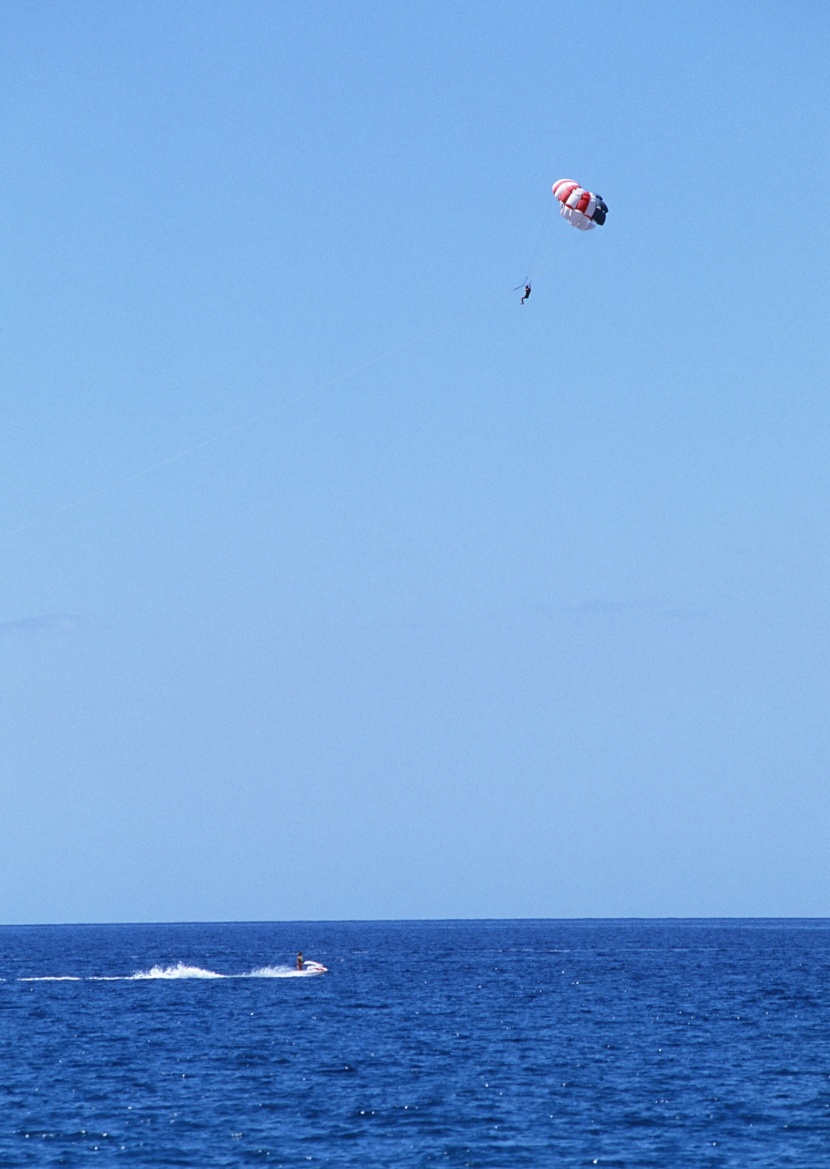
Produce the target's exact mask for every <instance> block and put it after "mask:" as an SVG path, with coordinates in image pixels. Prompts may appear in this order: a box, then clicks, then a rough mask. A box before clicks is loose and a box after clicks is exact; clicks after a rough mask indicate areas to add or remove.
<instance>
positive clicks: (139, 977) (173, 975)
mask: <svg viewBox="0 0 830 1169" xmlns="http://www.w3.org/2000/svg"><path fill="white" fill-rule="evenodd" d="M325 973H326V968H325V966H321V965H319V963H317V962H310V963H308V964H307V965H306V967H305V968H304V969H303V970H297V969H296V968H295V967H293V966H260V967H258V968H257V969H256V970H250V971H248V972H247V973H245V974H219V973H218V972H217V971H215V970H205V969H204V967H202V966H188V965H187V963H186V962H177V963H176V965H175V966H160V965H157V966H151V967H150V969H149V970H137V971H136V972H135V974H97V975H96V974H93V975H90V976H89V977H87V978H80V977H78V976H77V975H75V974H45V975H40V976H39V977H29V978H19V979H18V980H17V981H18V982H152V981H156V980H161V981H168V982H169V981H173V980H174V979H181V978H201V979H214V980H215V979H228V978H313V977H314V976H315V975H318V974H325Z"/></svg>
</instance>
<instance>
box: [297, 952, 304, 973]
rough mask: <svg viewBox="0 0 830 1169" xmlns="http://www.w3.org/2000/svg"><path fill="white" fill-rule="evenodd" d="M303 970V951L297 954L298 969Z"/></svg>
mask: <svg viewBox="0 0 830 1169" xmlns="http://www.w3.org/2000/svg"><path fill="white" fill-rule="evenodd" d="M302 968H303V952H302V950H300V951H299V952H298V954H297V969H298V970H302Z"/></svg>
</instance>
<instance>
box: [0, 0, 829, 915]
mask: <svg viewBox="0 0 830 1169" xmlns="http://www.w3.org/2000/svg"><path fill="white" fill-rule="evenodd" d="M829 30H830V15H828V11H827V8H826V6H825V5H823V4H819V3H815V4H814V3H803V4H798V5H796V6H793V5H792V4H783V3H782V4H777V3H763V2H762V3H752V4H749V3H747V4H737V3H732V4H730V3H727V4H714V3H688V4H685V3H678V4H671V5H666V4H663V3H659V4H658V3H654V4H651V3H639V4H636V5H635V4H625V5H623V4H617V3H602V2H599V3H595V4H593V5H591V6H589V7H586V6H584V5H572V4H564V3H563V4H559V3H540V4H535V3H516V4H511V5H504V4H500V3H487V2H484V3H482V2H478V0H477V2H476V3H474V4H473V3H464V2H462V3H456V4H452V5H449V4H445V3H426V2H424V3H418V4H409V5H404V4H396V5H392V4H381V3H350V4H342V3H331V4H328V3H309V4H303V5H289V4H278V3H258V2H252V0H249V2H242V3H233V4H231V3H199V4H197V3H173V4H170V3H144V2H137V0H127V2H125V3H122V4H118V5H112V4H107V3H103V2H101V3H89V2H78V3H74V4H71V5H67V4H63V3H40V4H37V5H32V4H29V3H17V2H14V0H9V2H7V3H6V4H5V5H4V6H3V9H2V12H0V54H1V55H2V60H0V96H2V101H1V102H0V107H2V120H0V133H2V142H1V143H0V145H1V146H2V157H3V168H2V169H3V182H2V184H0V231H2V247H3V264H2V277H1V278H0V378H1V379H2V388H3V405H4V415H3V426H2V428H0V530H2V532H3V536H2V540H0V551H1V552H2V564H3V572H2V577H0V687H2V689H1V690H0V695H2V700H1V701H0V768H1V769H2V770H1V771H0V791H1V792H2V816H0V920H4V921H9V922H26V921H79V920H85V921H90V920H100V921H118V920H136V921H137V920H150V921H154V920H176V919H246V918H251V919H292V918H296V919H303V918H368V917H497V916H545V917H560V916H561V917H564V916H618V915H623V916H636V915H644V916H651V915H659V916H663V915H678V916H684V915H767V914H769V915H779V914H785V915H825V914H827V913H828V912H830V875H828V870H827V839H828V830H830V789H829V788H828V785H827V775H828V758H829V757H830V718H828V684H829V683H830V624H829V623H828V595H830V563H828V487H829V486H830V483H828V480H829V479H830V461H828V458H827V450H828V439H830V405H828V395H827V372H828V360H827V358H828V343H827V335H828V318H827V297H826V290H827V277H826V272H827V265H828V233H827V227H826V216H825V210H824V206H823V204H824V191H825V190H826V188H827V185H828V165H827V164H828V150H827V135H826V108H827V96H828V94H827V71H826V62H827V60H828V51H829V50H830V44H828V40H829V39H830V38H828V31H829ZM562 177H573V178H575V179H577V180H578V181H580V182H581V183H584V184H585V185H586V186H589V187H591V188H592V189H594V190H597V191H599V192H600V193H601V194H602V195H603V197H604V198H605V200H606V202H607V203H608V205H609V207H610V214H609V217H608V222H607V224H606V225H605V227H604V228H602V229H600V230H597V231H594V232H592V233H590V234H588V235H583V234H581V233H578V232H576V231H573V230H572V229H570V228H569V227H568V226H567V225H566V224H565V223H564V222H563V221H561V220H560V219H559V218H558V217H557V216H556V215H555V213H554V212H553V211H552V209H551V206H550V205H551V202H552V199H551V196H550V185H551V183H552V182H553V181H554V180H555V179H557V178H562ZM540 232H541V236H540ZM539 238H541V241H542V242H541V246H540V249H539V253H538V256H537V257H536V262H535V267H534V270H533V275H534V281H533V295H532V298H531V300H530V302H529V303H528V304H527V305H525V306H524V307H521V308H520V307H519V304H518V295H517V294H515V293H513V292H512V288H513V286H514V285H516V284H519V283H520V281H522V280H523V279H524V277H525V275H526V272H527V269H528V264H529V263H530V260H531V256H532V254H533V252H534V245H535V242H536V240H537V239H539ZM398 346H404V347H403V348H400V349H398V350H397V352H390V351H392V350H395V349H396V348H397V347H398ZM383 354H386V355H387V356H385V357H382V358H381V360H379V361H377V362H375V363H374V364H371V365H368V366H366V365H365V364H364V363H366V362H369V361H371V360H372V359H373V358H375V357H378V356H380V355H383ZM358 367H363V368H358ZM332 379H337V380H335V381H333V382H332ZM252 419H256V421H254V422H251V423H250V424H249V425H246V426H242V427H239V428H237V426H238V424H239V423H242V422H246V421H247V420H252ZM217 436H224V437H217ZM207 439H216V441H211V442H208V443H205V444H204V445H200V444H203V443H204V442H205V440H207ZM191 448H197V449H191ZM187 451H190V453H187V454H184V453H183V452H187ZM179 456H181V457H179ZM157 463H160V464H163V465H161V466H159V467H157V468H156V469H155V470H152V471H149V472H148V473H147V474H140V473H141V472H143V471H145V470H146V469H147V468H150V467H152V466H154V465H155V464H157ZM133 476H138V477H137V478H133ZM87 496H90V498H87V499H86V500H85V502H82V503H80V504H78V505H77V506H71V507H68V509H67V505H72V504H74V503H75V501H77V500H79V499H84V498H85V497H87Z"/></svg>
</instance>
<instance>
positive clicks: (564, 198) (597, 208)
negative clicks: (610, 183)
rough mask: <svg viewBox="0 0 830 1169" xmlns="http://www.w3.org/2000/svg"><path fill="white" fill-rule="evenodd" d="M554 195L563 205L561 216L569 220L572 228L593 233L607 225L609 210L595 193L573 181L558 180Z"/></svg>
mask: <svg viewBox="0 0 830 1169" xmlns="http://www.w3.org/2000/svg"><path fill="white" fill-rule="evenodd" d="M553 194H554V197H555V198H557V199H558V200H559V202H560V203H561V204H562V206H561V207H560V208H559V214H560V215H562V216H564V217H565V219H567V221H568V223H570V225H571V227H576V228H578V229H579V230H580V231H591V229H592V228H594V227H597V226H598V225H599V226H600V227H601V226H602V224H603V223H605V216H606V215H607V214H608V208H607V207H606V205H605V204H604V203H603V201H602V199H601V198H600V196H599V195H595V194H594V193H593V191H586V190H585V189H584V187H580V185H579V183H575V182H574V181H573V179H557V180H556V182H555V183H554V184H553Z"/></svg>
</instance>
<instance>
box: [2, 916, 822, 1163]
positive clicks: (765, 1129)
mask: <svg viewBox="0 0 830 1169" xmlns="http://www.w3.org/2000/svg"><path fill="white" fill-rule="evenodd" d="M300 949H301V950H302V951H303V953H304V954H305V957H306V958H307V959H311V960H314V961H316V962H319V963H322V964H323V965H324V966H325V967H327V971H326V972H325V973H322V974H313V975H301V976H298V975H297V973H296V970H295V969H294V960H295V955H296V952H297V951H298V950H300ZM0 979H2V981H0V1167H2V1169H11V1167H16V1166H86V1165H96V1166H109V1165H118V1166H121V1165H124V1166H147V1167H152V1169H162V1167H166V1166H188V1167H194V1169H195V1167H199V1169H206V1167H211V1166H248V1165H250V1166H258V1165H273V1166H291V1167H292V1169H299V1167H301V1166H306V1165H310V1166H333V1167H334V1166H369V1167H374V1166H382V1167H385V1166H389V1167H394V1169H401V1167H408V1166H413V1167H414V1166H435V1165H438V1166H481V1167H484V1166H493V1167H494V1169H513V1167H515V1166H520V1165H528V1166H530V1165H532V1166H551V1167H553V1166H557V1167H563V1169H565V1167H568V1169H570V1167H571V1166H574V1167H576V1166H597V1165H598V1166H606V1167H609V1166H619V1167H641V1166H642V1167H644V1166H654V1167H660V1169H681V1167H685V1166H688V1167H695V1169H699V1167H713V1169H714V1167H715V1166H718V1167H720V1166H723V1167H727V1166H728V1167H730V1169H750V1167H759V1169H760V1167H761V1166H764V1167H769V1169H773V1167H775V1169H780V1167H781V1166H798V1167H799V1169H817V1167H821V1166H828V1167H830V921H827V920H769V921H767V920H747V921H741V920H724V921H720V920H699V921H693V920H678V921H668V920H660V921H649V920H646V921H643V920H635V921H527V920H522V921H429V922H426V921H425V922H413V921H401V922H377V921H373V922H275V923H264V922H259V923H250V922H248V923H226V924H216V923H212V924H176V925H72V926H26V927H20V926H5V927H2V928H0Z"/></svg>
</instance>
